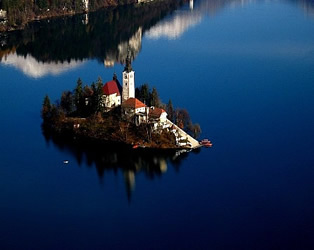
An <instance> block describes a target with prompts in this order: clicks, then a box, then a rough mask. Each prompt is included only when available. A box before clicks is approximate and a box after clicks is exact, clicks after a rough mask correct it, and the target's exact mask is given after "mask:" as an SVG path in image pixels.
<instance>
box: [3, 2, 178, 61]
mask: <svg viewBox="0 0 314 250" xmlns="http://www.w3.org/2000/svg"><path fill="white" fill-rule="evenodd" d="M182 3H183V2H182V1H176V0H167V1H156V2H153V3H150V4H145V5H134V6H124V7H119V8H113V9H106V10H101V11H97V12H94V13H90V14H84V15H76V16H72V17H66V18H56V19H51V20H43V21H40V22H32V23H30V24H29V25H28V26H27V27H26V28H25V29H24V30H23V31H15V32H11V33H9V34H2V35H0V45H1V47H0V48H1V50H0V59H1V60H4V59H5V56H7V55H9V54H10V53H16V54H17V55H22V56H26V55H31V56H32V57H34V58H35V59H36V60H38V61H41V62H51V61H54V62H64V61H68V62H69V61H70V60H83V59H87V58H90V59H95V58H96V59H98V60H99V61H101V62H103V61H104V60H107V61H109V64H110V63H112V61H118V62H123V60H124V58H125V57H126V54H124V53H126V51H127V47H128V46H129V47H130V49H131V54H132V56H133V57H135V56H136V55H137V53H138V52H139V51H140V48H141V35H142V32H144V31H145V30H147V29H149V28H150V27H151V26H153V25H155V24H156V23H157V22H158V21H159V20H161V19H162V18H163V17H165V16H166V15H168V14H169V13H171V12H172V11H174V10H175V9H176V8H178V7H179V6H180V5H181V4H182ZM132 39H133V41H132V42H131V44H129V41H130V40H132ZM124 47H125V48H124Z"/></svg>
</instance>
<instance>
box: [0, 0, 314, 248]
mask: <svg viewBox="0 0 314 250" xmlns="http://www.w3.org/2000/svg"><path fill="white" fill-rule="evenodd" d="M313 6H314V5H313V2H311V1H269V2H264V1H258V2H249V1H248V2H246V1H244V2H243V1H242V2H240V1H239V2H237V1H209V0H208V1H205V0H204V1H196V2H194V8H193V10H191V9H190V8H189V3H185V4H183V5H182V6H179V5H178V6H171V7H169V8H168V9H167V10H165V11H164V12H163V13H162V14H160V13H159V14H156V17H154V18H155V19H153V20H148V21H147V22H146V21H145V20H146V19H145V18H142V19H139V20H140V21H139V20H138V19H134V20H133V21H132V22H133V25H130V26H128V27H132V28H131V29H127V30H123V34H122V35H119V30H121V29H123V28H121V27H124V26H123V25H122V24H123V22H126V21H125V20H124V19H123V18H122V17H123V15H122V14H121V13H124V11H128V10H127V8H126V10H123V12H121V13H120V12H119V13H120V15H119V16H120V17H121V18H120V19H119V21H117V22H114V23H113V24H111V25H110V23H106V22H104V25H105V26H104V27H103V26H101V25H100V24H99V23H100V21H99V20H98V19H97V18H96V17H93V16H91V17H90V19H89V23H88V24H87V25H86V24H82V22H78V21H77V20H74V21H73V23H74V24H75V25H74V24H73V23H70V22H69V23H68V24H67V25H70V26H71V25H72V26H71V27H72V28H69V29H70V30H71V29H78V30H79V31H80V32H79V31H77V32H76V33H75V34H77V36H78V38H77V39H78V40H77V42H76V43H73V44H72V45H71V44H70V45H69V44H67V42H68V41H67V39H66V38H64V39H63V40H62V39H61V40H60V39H59V40H60V44H64V46H59V45H58V46H56V48H58V50H57V49H56V48H54V47H53V44H50V45H49V46H50V47H51V51H53V52H51V51H49V50H43V49H41V50H39V51H36V48H38V47H39V46H42V47H44V46H46V47H49V46H47V45H45V44H46V43H47V41H46V40H45V39H43V38H41V37H40V36H39V34H45V32H46V30H47V29H48V28H47V27H46V26H45V25H43V27H42V28H41V29H39V33H35V35H34V40H32V39H26V37H23V39H24V41H27V42H24V43H20V42H19V41H21V40H22V35H20V34H17V35H16V34H14V35H9V37H8V38H6V39H9V40H6V41H7V44H8V45H6V46H8V47H6V48H9V49H10V51H11V54H6V57H4V56H3V57H2V60H1V64H0V75H1V81H0V96H1V98H0V104H1V105H0V114H1V120H0V135H1V137H0V138H1V141H0V248H1V249H313V248H314V240H313V234H314V216H313V211H314V182H313V180H314V153H313V152H314V70H313V69H314V32H313V31H314V7H313ZM106 13H107V14H106V16H110V13H111V12H110V13H109V12H106ZM131 13H133V12H131ZM114 15H115V14H113V16H114ZM125 16H126V17H127V15H125ZM139 16H141V15H139ZM157 16H158V17H157ZM80 18H81V17H80ZM93 18H94V19H93ZM144 19H145V20H144ZM97 20H98V21H97ZM101 20H104V19H101ZM126 20H129V19H127V18H126ZM80 21H81V20H80ZM121 23H122V24H121ZM126 23H127V22H126ZM84 25H85V26H84ZM97 25H100V26H99V27H98V26H97ZM49 27H51V26H49ZM65 27H66V26H65ZM110 27H114V30H112V29H113V28H112V29H110ZM91 28H93V29H95V30H96V29H100V30H102V32H103V33H101V32H97V33H95V34H93V33H91V32H92V29H91ZM124 28H125V27H124ZM139 28H140V31H139ZM56 30H58V29H56ZM41 32H42V33H41ZM54 32H57V31H53V30H52V31H51V30H50V31H49V34H52V35H54V36H55V37H57V35H60V34H58V33H54ZM84 32H86V33H84ZM56 34H57V35H56ZM64 34H66V33H64ZM106 34H108V35H106ZM116 34H118V35H116ZM136 34H137V36H135V35H136ZM139 34H140V36H139ZM45 36H46V35H44V36H43V37H45ZM64 36H65V35H64ZM70 36H74V35H73V34H69V37H70ZM108 36H109V38H108ZM10 37H11V38H10ZM12 37H13V38H12ZM132 37H133V40H132V39H131V38H132ZM134 37H135V38H134ZM61 38H62V36H61ZM10 39H11V40H10ZM103 39H108V41H107V40H106V41H107V42H106V43H101V41H102V40H103ZM129 40H132V41H133V43H130V42H129V44H131V45H132V44H133V45H134V41H136V42H135V44H136V46H133V47H132V46H131V50H132V53H133V55H134V61H133V68H134V69H135V74H136V84H137V85H139V84H142V83H145V82H148V83H149V84H150V85H151V86H155V87H156V88H157V89H158V90H159V93H160V96H161V98H162V100H163V101H164V102H167V101H168V99H169V98H171V99H172V102H173V103H174V105H175V106H177V107H182V108H186V109H187V110H188V111H189V113H190V115H191V117H192V120H193V121H194V122H198V123H199V124H200V125H201V128H202V136H203V137H206V138H210V139H211V140H212V141H213V143H214V147H213V148H211V149H201V150H200V151H199V152H191V153H189V154H183V155H181V156H179V157H175V155H172V154H170V155H169V154H166V155H165V154H164V153H160V152H149V153H147V152H144V153H141V152H136V153H134V152H132V151H131V152H130V151H129V150H125V149H123V148H115V147H104V148H93V147H88V146H86V147H84V146H83V147H82V146H80V145H75V144H71V143H65V142H63V141H62V140H52V139H48V138H45V136H44V135H43V133H42V130H41V118H40V108H41V104H42V100H43V97H44V95H45V94H49V96H50V97H51V99H53V100H55V99H57V98H58V97H59V96H60V94H61V92H62V91H63V90H66V89H73V88H74V87H75V83H76V80H77V78H78V77H81V78H82V80H83V81H84V82H85V83H91V82H92V81H95V80H96V79H97V77H98V76H101V77H102V79H103V80H104V81H106V80H110V79H111V77H112V74H113V73H114V72H117V74H118V75H120V73H121V72H122V70H123V65H121V64H120V63H119V62H120V61H123V60H124V58H125V57H124V56H125V53H123V49H121V48H122V47H123V44H124V43H128V41H129ZM56 43H57V42H56ZM25 44H27V46H26V45H25ZM78 44H79V45H80V46H81V47H82V48H84V46H85V45H84V44H88V46H87V47H88V49H86V51H85V50H83V49H79V48H77V47H76V46H78ZM108 44H109V45H108ZM119 44H120V50H119V49H118V46H119ZM121 44H122V45H121ZM13 47H15V48H17V49H16V52H15V50H14V49H12V48H13ZM65 47H67V49H65ZM70 48H72V49H70ZM124 48H125V46H124ZM2 51H4V49H3V48H2ZM57 51H59V52H58V53H59V54H58V53H57ZM26 55H27V56H26ZM24 56H25V57H24ZM62 57H63V58H62ZM65 58H67V59H65ZM109 59H110V60H111V61H115V65H114V67H111V68H107V67H104V60H107V62H108V61H110V60H109ZM68 62H70V63H68ZM120 78H121V77H120ZM64 160H69V164H63V161H64Z"/></svg>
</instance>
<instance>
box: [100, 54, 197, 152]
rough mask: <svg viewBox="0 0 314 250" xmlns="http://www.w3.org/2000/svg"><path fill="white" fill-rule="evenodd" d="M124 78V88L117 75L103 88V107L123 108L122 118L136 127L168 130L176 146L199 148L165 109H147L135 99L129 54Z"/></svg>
mask: <svg viewBox="0 0 314 250" xmlns="http://www.w3.org/2000/svg"><path fill="white" fill-rule="evenodd" d="M122 77H123V84H122V88H121V86H120V83H119V81H118V79H117V77H116V75H114V77H113V80H112V81H109V82H107V83H106V84H105V85H104V87H103V105H104V107H105V108H106V110H107V111H108V110H110V109H111V108H113V107H117V106H121V116H122V117H123V118H124V119H126V120H128V121H129V122H132V123H134V124H135V125H136V126H139V125H141V124H149V125H150V126H151V128H152V129H153V131H155V132H157V133H160V132H162V131H164V130H167V131H168V132H171V133H172V134H173V135H174V136H175V138H176V145H177V146H179V147H184V148H196V147H198V146H199V143H198V141H197V140H195V139H194V138H193V137H191V136H190V135H188V134H187V133H186V132H185V131H183V130H182V129H181V128H179V127H178V126H176V125H175V124H174V123H172V122H171V121H170V120H168V119H167V112H166V111H165V110H164V109H162V108H158V107H154V106H152V107H147V105H146V104H145V103H143V102H141V101H140V100H138V99H137V98H135V80H134V71H133V69H132V66H131V60H130V57H129V54H128V55H127V58H126V65H125V68H124V71H123V73H122Z"/></svg>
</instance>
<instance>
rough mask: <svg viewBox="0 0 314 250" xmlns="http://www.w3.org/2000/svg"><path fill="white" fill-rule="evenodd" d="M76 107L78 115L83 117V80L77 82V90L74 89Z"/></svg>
mask: <svg viewBox="0 0 314 250" xmlns="http://www.w3.org/2000/svg"><path fill="white" fill-rule="evenodd" d="M74 105H75V108H76V112H77V113H78V115H81V114H82V111H83V108H84V98H83V82H82V80H81V78H79V79H78V80H77V84H76V88H75V89H74Z"/></svg>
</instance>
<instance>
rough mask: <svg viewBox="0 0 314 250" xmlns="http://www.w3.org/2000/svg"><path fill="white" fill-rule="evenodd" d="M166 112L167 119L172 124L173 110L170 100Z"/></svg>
mask: <svg viewBox="0 0 314 250" xmlns="http://www.w3.org/2000/svg"><path fill="white" fill-rule="evenodd" d="M166 112H167V114H168V119H169V120H170V121H172V122H173V121H174V108H173V105H172V101H171V99H169V102H168V103H167V106H166Z"/></svg>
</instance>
